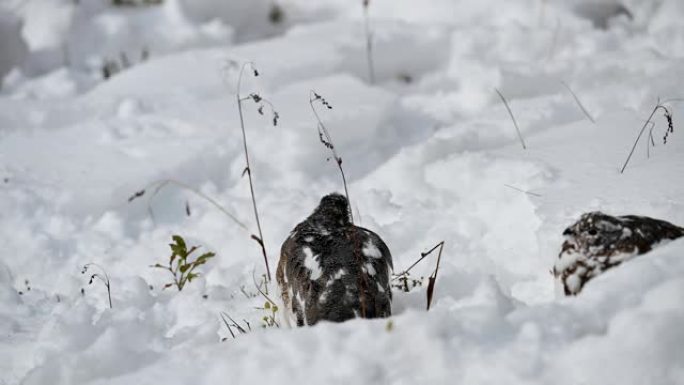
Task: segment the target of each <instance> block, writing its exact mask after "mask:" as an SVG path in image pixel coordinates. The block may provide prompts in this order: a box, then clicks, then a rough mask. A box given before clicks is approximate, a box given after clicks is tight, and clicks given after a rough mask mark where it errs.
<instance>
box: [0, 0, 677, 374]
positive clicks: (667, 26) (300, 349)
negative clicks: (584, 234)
mask: <svg viewBox="0 0 684 385" xmlns="http://www.w3.org/2000/svg"><path fill="white" fill-rule="evenodd" d="M274 4H277V5H278V6H279V7H280V9H279V10H278V9H275V12H278V11H280V12H282V13H281V14H280V16H278V14H277V13H273V12H274V9H273V5H274ZM369 4H370V6H369V8H368V13H369V16H370V20H369V24H368V25H369V27H370V31H371V32H372V48H373V59H374V69H375V82H374V83H373V84H371V82H370V81H369V73H368V66H367V60H366V39H365V32H364V31H365V28H364V27H365V23H364V19H363V8H362V1H357V2H350V1H348V0H316V1H310V0H279V1H271V0H230V1H220V0H164V1H163V4H160V5H147V6H137V7H136V6H122V7H116V6H113V5H112V1H110V0H80V1H72V0H31V1H24V0H3V1H1V2H0V52H1V54H0V77H2V88H0V245H2V248H1V251H0V384H2V385H18V384H22V385H97V384H110V385H117V384H126V385H129V384H167V385H174V384H179V385H180V384H190V383H192V384H198V385H203V384H207V385H209V384H218V383H225V382H226V381H227V380H229V381H230V383H231V384H232V383H235V384H266V383H292V384H298V385H302V384H321V383H323V384H349V383H354V384H411V383H425V384H453V383H462V384H472V385H475V384H556V385H578V384H620V385H632V384H633V385H642V384H657V385H676V384H683V383H684V382H683V380H682V379H684V359H683V358H682V357H683V356H682V346H684V328H682V325H683V324H684V301H682V293H683V292H684V258H682V256H683V255H684V240H682V239H676V240H673V241H671V242H668V243H664V242H663V243H662V244H660V245H659V246H658V247H655V248H653V250H651V251H649V252H648V253H646V254H643V255H641V256H639V257H636V258H632V259H629V260H626V261H624V262H622V263H621V264H620V265H619V266H617V267H614V268H611V269H608V270H606V271H605V272H603V273H602V274H600V275H598V276H596V277H594V278H593V279H591V280H590V281H588V282H586V284H585V285H584V286H583V287H582V288H581V292H580V293H579V295H577V296H569V297H566V296H564V295H563V287H562V286H563V285H561V284H560V283H559V282H558V280H556V279H554V276H553V274H552V273H553V269H554V266H556V267H557V268H562V267H563V266H565V265H569V264H571V263H572V262H573V261H574V259H573V258H574V256H571V255H569V256H568V258H569V259H567V260H565V259H562V260H558V256H559V252H560V251H561V246H562V244H563V242H564V241H565V238H564V236H563V231H564V229H566V228H567V227H568V226H570V225H572V224H573V223H575V222H576V221H577V219H578V218H580V215H581V214H583V213H587V212H593V211H601V212H604V213H608V214H611V215H626V214H632V215H637V216H648V217H652V218H659V219H662V220H665V221H668V222H670V223H673V224H675V225H678V226H680V227H681V226H683V225H684V202H683V201H682V197H684V178H682V175H684V156H683V155H682V154H684V132H682V125H683V124H684V123H683V122H684V121H682V120H681V117H682V116H684V109H683V107H682V106H684V104H682V103H681V101H680V100H678V99H681V98H682V96H683V95H682V90H683V89H684V65H683V64H684V25H683V24H682V22H681V21H682V19H683V18H684V2H683V1H681V0H659V1H643V0H568V1H561V0H518V1H505V0H482V1H456V0H422V1H419V2H417V1H415V0H371V1H370V3H369ZM274 15H275V18H274ZM278 17H281V18H280V19H278ZM272 20H275V22H274V21H272ZM231 60H233V61H237V62H239V63H242V62H245V61H253V62H254V63H255V65H256V67H257V68H258V70H259V74H260V76H258V77H253V76H251V74H250V75H248V76H245V78H244V79H243V81H242V85H241V86H242V93H243V96H246V95H248V94H250V93H258V94H259V95H261V96H263V97H265V98H267V99H268V100H269V101H270V102H272V103H273V105H274V107H275V108H276V110H277V111H278V112H279V115H280V120H279V123H278V126H277V127H273V125H272V122H271V119H270V117H269V116H268V113H267V111H264V112H265V115H267V116H261V115H259V113H258V111H257V109H258V106H257V105H254V104H253V103H252V102H245V103H243V104H244V115H243V117H244V121H245V125H246V131H247V139H248V144H249V150H250V154H249V155H250V162H251V170H250V171H251V173H252V176H253V178H254V190H255V194H256V198H257V202H258V204H259V206H258V208H259V213H260V219H261V225H262V227H263V233H264V234H263V238H264V239H263V241H264V244H265V246H266V251H267V255H268V259H269V262H270V266H271V267H272V268H274V267H275V266H276V264H277V262H278V257H279V251H280V245H281V244H282V243H283V241H285V240H286V239H287V238H288V236H290V232H291V230H292V229H293V227H294V226H295V225H296V224H297V223H299V222H300V221H301V220H302V218H305V217H306V216H307V215H308V214H309V213H310V212H311V209H312V208H313V207H316V205H317V204H318V202H319V201H320V199H321V197H323V196H325V195H326V194H329V193H331V192H333V191H337V192H342V191H344V189H343V186H342V184H341V180H340V175H339V170H338V169H337V165H336V164H335V161H334V160H331V161H326V160H327V159H328V158H329V157H330V151H329V149H327V148H325V147H324V146H323V145H322V144H321V143H320V141H319V136H318V131H317V129H316V127H317V122H316V120H315V117H314V116H313V114H312V111H311V108H310V106H309V104H308V102H309V99H308V98H309V92H310V90H312V89H313V90H315V91H316V92H317V93H319V94H320V95H322V96H323V97H325V98H326V100H327V101H328V102H329V103H330V105H331V106H332V109H327V108H324V107H323V108H322V106H320V105H317V106H316V108H317V112H318V114H319V115H320V117H321V120H322V121H323V122H324V124H325V125H326V128H327V129H328V131H329V132H330V134H331V136H332V137H333V139H334V145H335V150H336V151H337V152H338V154H339V155H340V156H341V158H342V159H343V163H342V165H343V167H344V171H345V174H346V177H347V182H348V188H349V196H350V201H351V209H352V212H353V214H354V215H353V216H354V221H355V224H356V225H357V226H360V227H363V228H366V229H369V230H372V231H373V232H374V233H376V234H378V235H380V236H381V237H382V239H383V240H384V242H385V243H386V244H387V246H388V247H389V249H391V251H392V259H393V263H394V268H395V269H394V270H395V271H403V270H404V269H405V268H407V267H408V266H410V265H411V264H412V263H413V262H414V261H415V260H416V259H417V258H418V257H419V256H420V253H421V252H424V251H426V250H428V249H429V248H430V247H432V246H433V245H435V244H436V243H438V242H440V241H442V240H444V241H445V246H444V251H443V255H442V262H441V266H440V270H439V276H438V279H437V282H436V286H435V292H434V300H433V303H432V306H431V309H430V311H429V312H426V311H425V305H426V303H425V297H426V295H425V288H424V287H422V288H421V287H417V288H414V289H413V290H411V291H410V292H409V293H403V292H399V291H396V292H394V293H393V294H394V295H393V299H392V304H391V305H392V316H391V317H390V318H388V319H373V320H364V319H353V320H350V321H348V322H343V323H331V322H320V323H318V324H316V325H315V326H312V327H304V328H296V327H295V324H291V326H289V327H288V326H287V325H286V322H285V319H283V317H282V316H283V314H285V313H286V312H287V309H286V307H285V306H279V309H280V310H279V311H278V312H277V314H276V318H277V321H278V323H279V324H280V326H281V327H280V328H276V327H267V328H262V327H261V324H262V323H263V321H262V320H263V317H264V316H268V315H270V314H271V313H270V311H269V310H268V309H267V310H260V309H259V308H263V307H264V302H265V299H264V298H263V297H262V296H261V295H260V294H259V293H258V292H257V290H256V288H255V286H254V283H253V275H252V274H253V272H254V278H256V281H257V282H258V281H259V277H260V276H261V274H265V268H264V266H263V256H262V254H261V249H260V247H259V246H258V245H257V243H256V242H254V240H253V239H251V237H250V236H251V235H252V234H256V231H257V230H256V223H255V222H254V220H253V218H254V216H253V208H252V206H251V197H250V193H249V186H248V185H247V180H246V176H244V177H243V171H244V169H245V162H244V153H243V147H242V136H241V130H240V118H239V115H238V111H237V108H236V107H237V106H236V100H235V89H236V86H237V79H238V72H239V71H238V69H236V68H235V67H234V66H231V65H230V61H231ZM112 63H114V64H112ZM106 64H108V65H109V67H107V69H110V70H111V69H113V68H115V69H116V70H115V71H114V70H112V71H111V73H110V74H109V75H110V76H109V77H108V79H105V78H104V77H105V76H104V72H106V71H105V69H106V68H105V65H106ZM563 83H565V85H567V87H569V88H570V89H571V90H572V92H574V93H575V95H576V97H577V100H579V102H581V106H580V105H579V104H578V101H577V100H575V97H574V96H573V95H572V93H571V92H570V91H569V90H568V88H567V87H566V86H564V85H563ZM495 89H498V90H499V91H500V92H501V93H502V94H503V95H504V96H505V97H506V99H507V101H508V103H509V106H510V108H511V111H512V112H513V114H514V116H515V118H516V120H517V123H518V125H519V127H520V131H521V135H522V136H523V138H524V140H525V143H526V146H527V150H523V149H522V148H521V146H520V143H519V141H518V137H517V133H516V130H515V127H514V126H513V123H512V121H511V118H510V116H509V115H508V112H507V110H506V107H505V106H504V104H503V103H502V102H501V99H500V98H499V97H498V95H497V94H496V91H495ZM659 99H660V100H661V101H662V102H664V104H665V105H666V106H667V108H668V109H669V110H670V111H671V112H672V114H673V119H674V120H673V122H674V132H671V133H670V134H669V136H668V138H667V144H664V143H663V137H664V136H665V130H666V129H667V121H666V119H665V118H664V117H663V114H662V111H658V112H657V113H656V114H655V115H654V116H653V120H652V121H653V123H654V126H653V129H652V131H651V127H650V125H647V129H646V130H645V132H644V134H643V135H642V137H641V139H640V141H639V142H638V144H637V146H636V148H635V152H634V154H633V156H632V158H631V160H630V162H629V164H628V165H627V168H626V169H625V172H624V173H623V174H621V173H620V172H619V171H620V168H621V167H622V165H623V163H624V162H625V159H626V158H627V155H628V153H629V150H630V149H631V148H632V146H633V144H634V141H635V140H636V138H637V136H638V135H639V131H640V130H641V128H642V126H643V125H644V122H645V120H646V119H647V118H648V116H649V115H650V114H651V112H652V111H653V108H654V106H655V104H656V102H657V101H658V100H659ZM673 99H674V100H673ZM267 110H268V109H267ZM583 110H584V111H583ZM651 133H652V138H651ZM162 179H173V180H176V181H178V182H182V183H184V184H186V185H188V186H190V187H192V188H194V189H196V190H197V191H198V192H200V193H201V194H204V195H206V196H208V197H211V198H212V199H214V200H215V201H216V203H218V204H220V205H221V206H222V207H224V208H225V210H226V211H228V212H230V213H231V214H233V215H234V216H235V217H236V218H237V219H238V220H239V221H240V222H241V223H243V224H244V226H245V227H246V229H247V230H245V229H244V228H243V227H241V226H240V225H238V224H236V222H235V221H233V220H232V219H230V218H228V217H227V216H225V215H223V213H222V212H221V211H219V210H217V209H216V208H215V207H214V206H213V205H212V204H210V203H209V202H207V201H205V200H204V199H201V198H200V197H198V196H197V195H196V194H194V193H192V192H189V191H186V190H183V189H180V188H177V187H176V186H175V185H167V186H166V187H165V188H163V189H161V190H159V191H158V193H157V194H156V195H152V194H151V193H152V192H154V190H155V186H151V185H150V184H151V183H153V182H154V181H158V180H162ZM142 189H146V194H145V195H144V196H143V197H140V198H139V199H136V200H134V201H132V202H130V203H129V202H128V201H127V200H128V198H129V197H130V196H131V195H132V194H134V193H135V192H137V191H140V190H142ZM188 212H189V213H190V214H189V215H188ZM173 234H180V235H182V236H183V237H184V238H185V239H186V241H187V243H188V244H189V245H201V246H202V249H201V250H203V251H204V250H206V251H214V252H216V253H217V256H216V257H215V258H213V259H212V260H210V261H209V262H208V263H207V264H205V265H203V266H201V267H200V268H199V272H200V273H201V274H202V275H201V276H200V277H199V278H197V279H196V280H193V281H192V282H191V283H189V284H188V285H187V286H186V288H185V289H184V290H183V291H182V292H177V291H174V289H166V290H162V287H163V285H164V284H166V283H168V282H169V278H170V277H169V276H168V275H167V273H166V272H164V271H162V270H161V269H152V268H150V267H149V266H150V265H153V264H155V263H162V262H164V261H166V260H167V258H168V256H169V249H168V243H169V241H170V240H171V235H173ZM620 234H621V236H622V235H624V236H625V237H629V236H630V234H627V233H624V234H622V233H620ZM330 235H331V234H330V233H327V234H326V232H320V233H318V234H315V235H311V236H316V237H318V236H320V237H328V236H330ZM632 235H633V234H632ZM292 236H293V237H299V239H302V242H304V241H306V239H303V237H304V236H309V235H302V234H292ZM311 241H313V240H311ZM302 246H304V245H302ZM375 246H376V247H378V248H380V246H379V245H378V244H375ZM311 251H312V255H311V259H312V260H313V259H314V255H315V254H316V250H315V249H313V248H312V249H311ZM364 254H365V255H367V256H372V255H374V251H373V250H372V247H371V248H367V250H366V251H365V252H364ZM621 255H623V254H621ZM624 255H631V254H630V253H627V254H624ZM433 258H434V256H433V257H428V259H426V260H425V261H424V262H421V264H419V265H418V266H416V267H415V269H414V270H413V271H412V275H413V276H414V277H420V276H427V275H429V274H430V273H431V271H432V269H433V268H434V259H433ZM563 258H565V257H563ZM375 261H377V262H383V261H382V260H381V259H374V258H368V259H367V260H366V262H368V263H372V264H373V265H372V266H373V268H374V270H375V272H376V274H377V275H380V274H382V273H383V272H384V271H389V266H387V265H378V264H376V263H375ZM90 262H95V263H97V264H99V265H101V266H103V267H104V268H105V269H106V271H107V274H108V275H109V277H110V280H111V295H112V302H113V303H112V305H113V308H112V309H110V308H109V305H108V301H107V291H106V288H105V287H104V286H103V285H101V284H100V282H99V281H96V282H95V283H93V284H92V285H88V278H89V277H88V276H85V275H82V274H81V268H82V267H83V265H85V264H86V263H90ZM559 264H560V265H559ZM315 266H316V265H315V264H312V267H315ZM380 266H382V267H380ZM351 276H352V270H349V269H345V270H344V272H343V271H342V270H341V269H340V268H337V269H333V270H331V272H330V276H326V275H324V274H323V275H321V277H320V279H319V281H320V284H321V286H327V285H328V283H330V281H331V279H332V280H333V282H332V283H330V285H331V287H334V286H335V285H336V282H339V281H345V280H349V279H350V277H351ZM582 283H583V282H580V281H578V282H574V283H573V281H572V280H570V284H571V285H575V287H580V285H582ZM376 288H377V291H378V292H381V290H389V288H388V287H383V286H382V285H380V286H378V287H376ZM82 289H84V290H83V291H82ZM263 289H265V287H263ZM277 294H278V289H277V287H276V285H275V280H274V282H273V283H271V284H270V285H269V286H268V295H269V297H272V298H273V299H274V300H276V299H277V297H278V295H277ZM329 294H330V293H329ZM290 295H291V296H294V300H295V301H299V302H298V303H300V306H301V303H303V301H304V300H305V298H301V297H300V296H296V295H294V293H290ZM331 298H332V297H331V296H328V297H327V298H326V300H328V301H330V300H331ZM279 305H281V304H279ZM220 312H225V313H226V314H229V315H230V316H231V317H232V318H233V319H234V320H236V321H237V322H239V323H240V325H241V327H242V328H244V329H246V331H248V333H246V334H242V333H239V332H237V331H236V329H235V328H234V327H233V332H235V333H237V334H236V337H235V338H233V337H231V335H230V333H229V332H228V329H227V328H226V326H225V325H224V323H223V321H222V320H221V316H220ZM246 322H249V324H250V327H251V331H249V328H248V327H247V323H246ZM223 339H225V340H223ZM222 340H223V341H222Z"/></svg>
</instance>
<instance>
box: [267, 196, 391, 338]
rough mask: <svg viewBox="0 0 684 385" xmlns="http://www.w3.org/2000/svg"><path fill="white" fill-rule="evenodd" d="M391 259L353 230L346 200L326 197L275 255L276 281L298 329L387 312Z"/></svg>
mask: <svg viewBox="0 0 684 385" xmlns="http://www.w3.org/2000/svg"><path fill="white" fill-rule="evenodd" d="M391 272H392V256H391V254H390V251H389V249H388V248H387V245H385V242H383V240H382V239H380V237H379V236H378V235H377V234H375V233H374V232H372V231H370V230H367V229H364V228H362V227H358V226H355V225H354V224H353V223H352V222H351V220H350V215H349V203H348V202H347V198H345V197H344V196H342V195H340V194H335V193H334V194H330V195H326V196H325V197H323V199H321V202H320V204H319V205H318V207H317V208H316V209H315V210H314V212H313V213H312V214H311V215H310V216H309V217H308V218H306V219H305V220H304V221H303V222H302V223H300V224H298V225H297V226H296V227H295V228H294V230H293V231H292V233H291V234H290V236H289V237H288V238H287V240H285V242H284V243H283V246H282V248H281V252H280V261H279V262H278V269H277V271H276V280H277V282H278V286H279V287H280V292H281V296H282V299H283V303H284V304H285V307H286V309H287V310H286V311H287V312H289V313H290V315H291V316H292V317H293V318H294V320H296V323H297V325H298V326H303V325H314V324H315V323H317V322H319V321H324V320H325V321H333V322H342V321H346V320H349V319H352V318H356V317H361V318H378V317H388V316H390V315H391V314H392V307H391V301H392V291H391V289H390V282H389V279H390V275H391Z"/></svg>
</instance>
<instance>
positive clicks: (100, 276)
mask: <svg viewBox="0 0 684 385" xmlns="http://www.w3.org/2000/svg"><path fill="white" fill-rule="evenodd" d="M91 267H94V268H97V269H98V270H100V272H98V273H94V274H91V275H90V280H89V281H88V285H92V284H93V282H95V281H96V280H99V281H100V282H102V284H104V285H105V287H106V288H107V297H108V298H109V308H110V309H112V308H113V307H112V291H111V285H110V283H109V275H107V272H106V271H105V269H104V268H103V267H102V266H100V265H98V264H97V263H87V264H85V265H84V266H83V269H82V270H81V274H85V273H87V272H88V271H89V269H91ZM81 294H85V290H84V289H81Z"/></svg>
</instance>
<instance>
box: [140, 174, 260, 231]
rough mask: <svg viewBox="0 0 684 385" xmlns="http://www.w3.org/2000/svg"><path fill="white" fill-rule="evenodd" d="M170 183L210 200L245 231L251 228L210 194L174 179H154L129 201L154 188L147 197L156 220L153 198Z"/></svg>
mask: <svg viewBox="0 0 684 385" xmlns="http://www.w3.org/2000/svg"><path fill="white" fill-rule="evenodd" d="M169 185H171V186H175V187H177V188H180V189H181V190H186V191H189V192H191V193H193V194H195V195H197V196H198V197H200V198H202V199H204V200H205V201H207V202H209V203H210V204H211V205H212V206H214V207H215V208H216V209H218V210H219V211H220V212H222V213H223V214H225V215H226V216H227V217H228V218H230V219H231V220H232V221H233V222H235V224H237V225H238V226H239V227H240V228H242V229H243V230H245V231H249V229H248V228H247V225H245V224H244V223H243V222H242V221H240V220H239V219H237V217H236V216H235V215H233V214H232V213H231V212H229V211H228V210H227V209H226V208H225V207H223V206H221V205H220V204H219V203H218V202H217V201H215V200H214V199H212V198H211V197H209V196H208V195H206V194H204V193H202V192H201V191H199V190H197V189H195V188H193V187H192V186H190V185H188V184H186V183H183V182H180V181H177V180H174V179H160V180H158V181H154V182H152V183H150V184H149V185H147V186H146V187H145V188H144V189H142V190H140V191H138V192H136V193H135V194H133V195H132V196H130V197H129V198H128V202H129V203H130V202H132V201H134V200H135V199H138V198H140V197H142V196H144V195H145V194H146V193H147V191H149V190H150V189H152V193H151V194H149V195H148V199H147V212H148V213H149V215H150V217H151V218H152V220H153V221H154V211H153V210H152V200H153V199H154V197H156V196H157V194H159V192H160V191H161V190H162V189H164V188H165V187H166V186H169ZM186 210H187V209H186Z"/></svg>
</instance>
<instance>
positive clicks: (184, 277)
mask: <svg viewBox="0 0 684 385" xmlns="http://www.w3.org/2000/svg"><path fill="white" fill-rule="evenodd" d="M172 239H173V243H170V244H169V247H171V256H170V257H169V264H168V266H164V265H162V264H160V263H157V264H154V265H152V266H150V267H154V268H158V269H163V270H167V271H169V272H170V273H171V275H172V276H173V282H170V283H167V284H166V285H164V289H166V288H169V287H171V286H174V285H175V286H176V288H178V291H181V290H183V288H184V287H185V285H186V284H187V283H189V282H192V280H193V279H195V278H197V277H199V276H200V273H197V272H195V271H194V270H195V269H196V268H197V267H198V266H201V265H204V264H205V263H207V261H209V260H210V259H211V258H213V257H214V256H215V255H216V254H214V253H212V252H206V253H204V254H202V255H200V256H199V257H197V259H195V260H194V261H188V258H189V257H190V255H191V254H192V253H194V252H195V251H196V250H197V249H199V246H192V247H191V248H190V249H188V248H187V246H186V244H185V240H184V239H183V237H181V236H180V235H174V236H173V237H172Z"/></svg>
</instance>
